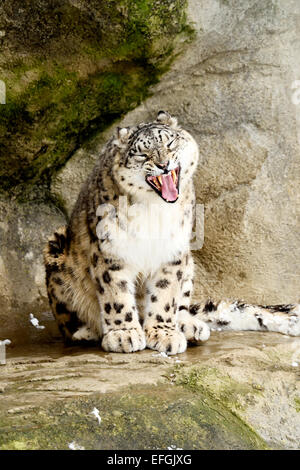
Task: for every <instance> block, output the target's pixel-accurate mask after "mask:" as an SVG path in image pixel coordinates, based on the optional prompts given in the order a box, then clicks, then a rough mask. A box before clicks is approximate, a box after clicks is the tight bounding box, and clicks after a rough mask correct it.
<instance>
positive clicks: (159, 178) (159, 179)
mask: <svg viewBox="0 0 300 470" xmlns="http://www.w3.org/2000/svg"><path fill="white" fill-rule="evenodd" d="M157 179H158V181H159V182H160V185H162V181H161V176H158V177H157Z"/></svg>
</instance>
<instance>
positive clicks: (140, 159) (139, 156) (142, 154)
mask: <svg viewBox="0 0 300 470" xmlns="http://www.w3.org/2000/svg"><path fill="white" fill-rule="evenodd" d="M146 158H147V155H146V154H145V153H140V154H138V155H135V159H136V160H138V161H143V160H145V159H146Z"/></svg>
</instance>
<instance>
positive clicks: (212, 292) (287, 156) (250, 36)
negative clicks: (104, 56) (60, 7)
mask: <svg viewBox="0 0 300 470" xmlns="http://www.w3.org/2000/svg"><path fill="white" fill-rule="evenodd" d="M70 3H72V4H75V3H76V4H81V2H70ZM166 3H168V2H166ZM188 21H189V24H190V25H191V27H192V28H193V29H194V31H195V34H194V36H195V37H194V39H193V41H191V42H190V43H189V44H188V45H187V46H185V52H184V53H183V54H181V55H180V56H178V57H177V58H176V60H175V61H174V63H173V65H172V66H171V68H170V70H169V71H168V72H167V73H166V74H164V75H163V76H162V78H161V80H160V81H159V83H158V84H156V85H154V86H153V87H152V88H151V96H150V97H149V98H147V99H145V100H144V101H143V102H142V104H140V105H139V106H137V107H135V109H134V110H132V111H130V112H129V113H127V114H126V115H125V117H124V118H123V119H121V120H119V121H118V122H115V123H114V126H115V125H117V124H118V125H130V124H134V123H136V122H139V121H145V120H148V119H149V120H150V119H152V118H153V117H154V116H155V114H156V112H157V111H158V110H159V109H166V110H168V111H169V112H170V113H172V114H174V115H176V116H178V118H179V121H180V123H181V124H182V126H183V127H185V128H186V129H187V130H189V131H190V132H191V133H192V134H193V135H194V137H195V138H196V140H197V142H198V144H199V148H200V155H201V161H200V165H199V168H198V171H197V175H196V180H195V182H196V190H197V201H198V203H199V204H204V207H205V227H204V229H205V239H204V246H203V248H202V249H201V250H199V251H196V252H194V257H195V260H196V265H197V266H196V286H195V290H196V292H195V295H196V297H197V298H200V297H201V298H202V297H207V296H210V297H213V298H217V299H218V298H221V297H230V298H243V299H245V300H247V301H250V302H251V301H252V302H260V303H282V302H296V301H299V297H300V295H299V281H298V279H299V275H300V265H299V259H300V230H299V229H300V189H299V187H300V185H299V183H300V159H299V157H300V150H299V149H300V147H299V135H300V105H299V106H297V102H298V98H297V87H298V88H299V86H298V85H297V82H296V80H300V64H299V61H298V58H299V53H300V33H299V31H300V28H299V26H300V6H299V3H298V2H296V1H293V0H289V1H285V0H276V1H274V0H265V1H263V2H259V1H257V0H243V1H235V0H211V1H210V2H209V3H208V2H206V1H205V0H189V2H188ZM191 36H192V35H191V34H190V37H191ZM78 63H81V61H80V60H79V62H78ZM85 64H86V62H82V63H81V68H82V70H85V69H86V67H87V66H86V65H85ZM130 106H134V105H133V104H131V105H130ZM1 109H2V108H1ZM114 126H113V127H114ZM100 130H101V129H100ZM111 133H112V128H108V129H107V130H105V131H104V132H102V131H101V132H100V133H99V134H98V135H96V136H95V137H93V138H92V139H90V140H89V141H88V142H84V143H83V144H82V145H81V146H80V149H79V150H78V151H77V152H75V153H74V155H73V156H72V157H71V158H70V159H69V160H68V162H67V164H66V165H64V167H63V168H62V170H61V171H59V172H58V173H57V172H56V174H55V175H54V172H53V173H52V172H51V171H50V170H49V173H45V174H46V175H48V176H47V178H46V181H47V185H49V186H50V190H51V197H52V200H54V201H59V208H60V210H62V211H63V212H64V213H65V214H67V213H68V212H69V211H70V210H71V207H72V205H73V203H74V201H75V199H76V196H77V194H78V192H79V189H80V186H81V184H82V182H83V181H84V179H85V178H86V176H87V174H88V172H89V171H90V169H91V167H92V166H93V163H94V161H95V159H96V158H97V155H98V153H99V149H100V147H101V145H103V142H104V141H105V140H106V139H107V138H108V137H109V136H110V135H111ZM15 145H16V144H15ZM73 150H74V149H73ZM65 155H66V154H65ZM63 161H65V156H64V157H63ZM48 164H50V169H51V165H52V163H51V162H50V163H49V162H48ZM54 166H55V165H54ZM56 169H57V167H56ZM43 174H44V173H43ZM50 175H51V177H50ZM7 204H8V203H7ZM9 204H12V203H11V202H10V203H9ZM29 206H30V207H31V209H30V210H31V214H32V215H27V216H26V217H27V218H26V217H25V218H24V219H22V217H19V216H16V219H17V220H18V219H19V218H20V219H21V220H23V222H19V223H21V224H24V226H26V224H29V225H31V224H32V232H30V233H35V226H34V225H33V219H34V221H35V214H36V212H39V213H40V214H43V215H40V222H39V223H40V225H39V232H38V233H39V236H38V237H37V238H38V239H37V241H36V244H35V253H40V251H39V250H41V249H42V245H43V243H44V238H45V236H44V235H46V232H49V231H51V230H52V229H53V228H54V227H55V226H58V225H59V224H60V223H61V221H62V220H63V213H62V212H59V211H58V210H56V209H55V207H54V206H53V205H52V209H51V211H52V212H51V213H52V214H53V216H52V218H51V217H50V219H47V215H46V214H47V211H48V210H49V207H50V206H49V204H48V205H47V203H46V202H43V204H39V203H38V202H36V203H35V204H29ZM7 207H8V206H7ZM9 207H11V206H9ZM22 207H23V206H22ZM9 210H12V211H13V212H14V213H15V214H17V213H19V212H18V211H22V210H23V209H22V208H21V209H20V206H18V205H17V206H16V205H15V206H14V207H13V208H12V209H9ZM11 223H12V222H11ZM34 223H35V222H34ZM12 226H13V223H12ZM22 226H23V225H22ZM1 229H2V227H1ZM3 230H4V229H3ZM5 233H7V232H5ZM29 239H30V236H29ZM10 243H11V244H13V245H14V246H13V247H12V248H9V247H10V245H9V243H8V241H5V239H4V242H2V248H1V256H2V252H5V253H6V252H7V253H8V252H9V253H10V251H13V252H14V253H20V251H19V250H20V248H19V246H20V240H19V239H18V240H17V239H15V241H14V240H10ZM28 251H30V246H29V245H28ZM24 253H25V252H24ZM14 256H15V258H16V259H17V260H18V261H17V265H18V269H17V270H19V271H20V272H21V270H23V269H25V268H24V267H25V266H26V267H27V269H28V272H29V276H28V284H24V285H25V286H26V287H25V290H26V291H27V290H28V287H27V286H28V285H29V284H31V286H32V287H31V289H33V290H34V292H35V294H34V296H33V299H34V300H33V301H32V303H30V304H28V305H27V304H26V302H25V301H24V302H23V301H22V298H23V297H24V294H23V293H22V286H20V291H19V290H18V289H19V288H17V287H16V283H15V282H14V276H15V274H13V271H11V270H10V269H9V266H10V263H11V262H12V261H10V260H9V256H7V257H6V258H5V259H6V260H7V261H5V262H3V263H4V265H5V266H4V268H5V270H4V271H2V272H4V274H3V278H2V279H4V281H5V282H6V283H10V285H11V286H12V287H11V290H7V288H5V287H1V291H3V290H5V292H6V293H7V296H8V297H9V298H10V307H9V312H10V315H13V318H19V319H20V322H21V321H22V318H24V315H25V313H26V314H27V313H28V309H29V305H30V308H33V306H36V307H37V309H36V311H38V310H40V311H41V310H42V308H41V305H42V304H41V303H39V302H40V301H39V300H38V299H40V298H43V299H44V300H43V308H46V302H45V297H44V295H45V292H44V290H43V288H42V287H39V285H40V284H39V283H40V280H39V281H38V282H36V281H35V279H37V278H36V272H41V265H40V264H39V262H38V261H37V262H36V263H37V264H34V263H31V264H30V265H28V264H26V263H27V261H26V260H25V256H26V254H24V255H21V254H20V255H19V254H17V255H14ZM3 258H4V257H3ZM5 263H6V264H5ZM1 282H2V281H1ZM2 285H4V286H5V284H2ZM16 298H18V299H19V300H18V302H16V301H15V299H16ZM24 298H26V297H24ZM22 302H23V303H22ZM6 305H7V304H6ZM5 311H6V306H4V307H3V310H2V312H1V314H0V315H1V318H2V317H3V315H6V313H5Z"/></svg>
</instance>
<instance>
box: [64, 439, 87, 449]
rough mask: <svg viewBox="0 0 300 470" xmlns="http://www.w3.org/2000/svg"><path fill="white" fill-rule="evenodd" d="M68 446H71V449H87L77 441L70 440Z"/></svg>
mask: <svg viewBox="0 0 300 470" xmlns="http://www.w3.org/2000/svg"><path fill="white" fill-rule="evenodd" d="M68 446H69V449H71V450H85V448H84V447H82V446H80V445H79V444H77V443H76V442H75V441H73V442H70V444H68Z"/></svg>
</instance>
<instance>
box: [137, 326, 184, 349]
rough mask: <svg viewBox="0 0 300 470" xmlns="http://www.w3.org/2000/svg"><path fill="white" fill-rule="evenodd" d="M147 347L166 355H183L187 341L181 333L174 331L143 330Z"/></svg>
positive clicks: (166, 329)
mask: <svg viewBox="0 0 300 470" xmlns="http://www.w3.org/2000/svg"><path fill="white" fill-rule="evenodd" d="M145 333H146V342H147V347H148V348H150V349H155V350H156V351H159V352H164V353H166V354H179V353H183V352H184V351H185V350H186V347H187V341H186V338H185V336H184V334H183V333H181V332H180V331H177V330H175V329H168V328H167V327H166V328H157V327H153V328H149V329H148V328H145Z"/></svg>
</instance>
